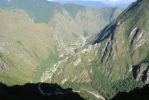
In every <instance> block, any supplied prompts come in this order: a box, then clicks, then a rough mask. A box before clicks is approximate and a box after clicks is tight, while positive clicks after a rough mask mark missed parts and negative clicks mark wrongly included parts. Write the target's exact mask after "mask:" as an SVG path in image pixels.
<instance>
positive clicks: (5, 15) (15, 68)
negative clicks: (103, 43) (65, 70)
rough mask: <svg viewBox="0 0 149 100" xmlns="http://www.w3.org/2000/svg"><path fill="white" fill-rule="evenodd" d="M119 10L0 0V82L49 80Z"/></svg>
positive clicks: (39, 0)
mask: <svg viewBox="0 0 149 100" xmlns="http://www.w3.org/2000/svg"><path fill="white" fill-rule="evenodd" d="M120 12H121V9H119V8H106V9H94V8H88V7H84V6H77V5H70V4H66V5H62V4H59V3H53V2H48V1H46V0H11V1H7V0H0V22H1V25H0V26H1V27H0V76H1V80H0V81H1V82H2V83H5V84H7V85H15V84H24V83H28V82H30V83H37V82H45V81H46V80H47V79H48V82H51V77H52V76H53V74H54V73H55V71H56V70H57V69H58V67H59V65H60V63H61V62H63V61H65V60H67V58H69V57H70V56H72V55H74V53H75V52H77V51H78V50H79V49H80V48H82V46H83V45H84V43H85V42H86V39H87V38H88V37H89V36H90V35H91V34H94V33H97V32H99V31H100V30H101V29H102V28H103V27H104V26H106V25H107V24H108V23H109V22H111V21H112V20H113V19H114V18H116V17H117V16H118V15H119V14H120ZM45 76H47V77H45Z"/></svg>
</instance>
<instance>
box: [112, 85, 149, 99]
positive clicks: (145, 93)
mask: <svg viewBox="0 0 149 100" xmlns="http://www.w3.org/2000/svg"><path fill="white" fill-rule="evenodd" d="M112 100H149V85H146V86H144V87H143V88H135V89H134V90H132V91H130V92H129V93H126V92H120V93H118V94H117V95H116V96H115V97H114V98H113V99H112Z"/></svg>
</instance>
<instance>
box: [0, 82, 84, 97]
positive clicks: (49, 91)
mask: <svg viewBox="0 0 149 100" xmlns="http://www.w3.org/2000/svg"><path fill="white" fill-rule="evenodd" d="M0 100H84V99H83V98H82V97H80V96H79V94H77V93H74V92H73V91H72V89H71V88H68V89H62V88H61V87H60V86H58V85H57V84H48V83H37V84H30V83H28V84H25V85H22V86H20V85H15V86H10V87H9V86H6V85H5V84H2V83H0Z"/></svg>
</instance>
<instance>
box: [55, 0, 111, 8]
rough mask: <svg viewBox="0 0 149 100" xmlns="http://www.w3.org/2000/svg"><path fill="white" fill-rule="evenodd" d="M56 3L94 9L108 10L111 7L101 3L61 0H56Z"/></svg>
mask: <svg viewBox="0 0 149 100" xmlns="http://www.w3.org/2000/svg"><path fill="white" fill-rule="evenodd" d="M55 2H59V3H62V4H76V5H81V6H87V7H93V8H106V7H110V6H108V5H106V4H104V3H102V2H100V1H65V0H64V1H63V0H61V1H59V0H55Z"/></svg>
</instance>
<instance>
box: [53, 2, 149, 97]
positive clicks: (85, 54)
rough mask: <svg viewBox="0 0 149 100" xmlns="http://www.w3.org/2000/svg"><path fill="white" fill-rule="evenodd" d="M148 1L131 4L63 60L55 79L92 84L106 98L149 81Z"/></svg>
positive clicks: (54, 80) (63, 82)
mask: <svg viewBox="0 0 149 100" xmlns="http://www.w3.org/2000/svg"><path fill="white" fill-rule="evenodd" d="M148 4H149V1H148V0H139V1H137V2H135V3H133V4H132V5H130V6H129V7H128V8H127V9H126V10H125V11H124V12H123V13H122V14H121V15H120V16H119V17H118V18H117V19H115V20H114V21H113V22H111V23H110V24H109V25H107V26H106V27H105V28H104V29H103V30H102V31H101V32H100V33H99V34H98V35H96V36H95V37H94V36H93V37H94V38H93V39H92V40H91V41H92V42H91V43H92V44H93V45H89V46H88V47H87V48H85V49H83V50H82V51H81V52H78V53H77V54H76V55H74V56H73V57H72V58H70V59H69V60H68V61H66V62H65V63H63V64H62V65H61V67H60V69H59V70H58V71H57V73H58V74H55V75H54V77H53V82H58V83H60V84H63V85H64V84H65V85H70V86H74V85H71V84H76V85H79V86H80V87H81V85H80V83H82V84H83V86H84V88H87V89H89V88H88V87H90V88H91V87H92V88H94V89H95V90H96V91H98V92H100V93H101V94H102V95H103V96H104V97H106V98H111V97H112V96H114V95H115V94H116V93H117V92H119V91H130V90H131V89H133V88H135V87H141V86H142V85H143V84H144V83H146V84H147V83H148V82H149V81H148V78H149V76H148V71H149V70H148V69H149V56H148V55H149V34H148V32H149V28H148V26H149V22H148V20H149V13H148ZM140 15H141V16H140ZM143 82H144V83H143ZM85 85H87V86H85ZM74 88H79V87H74ZM89 90H90V89H89Z"/></svg>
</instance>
